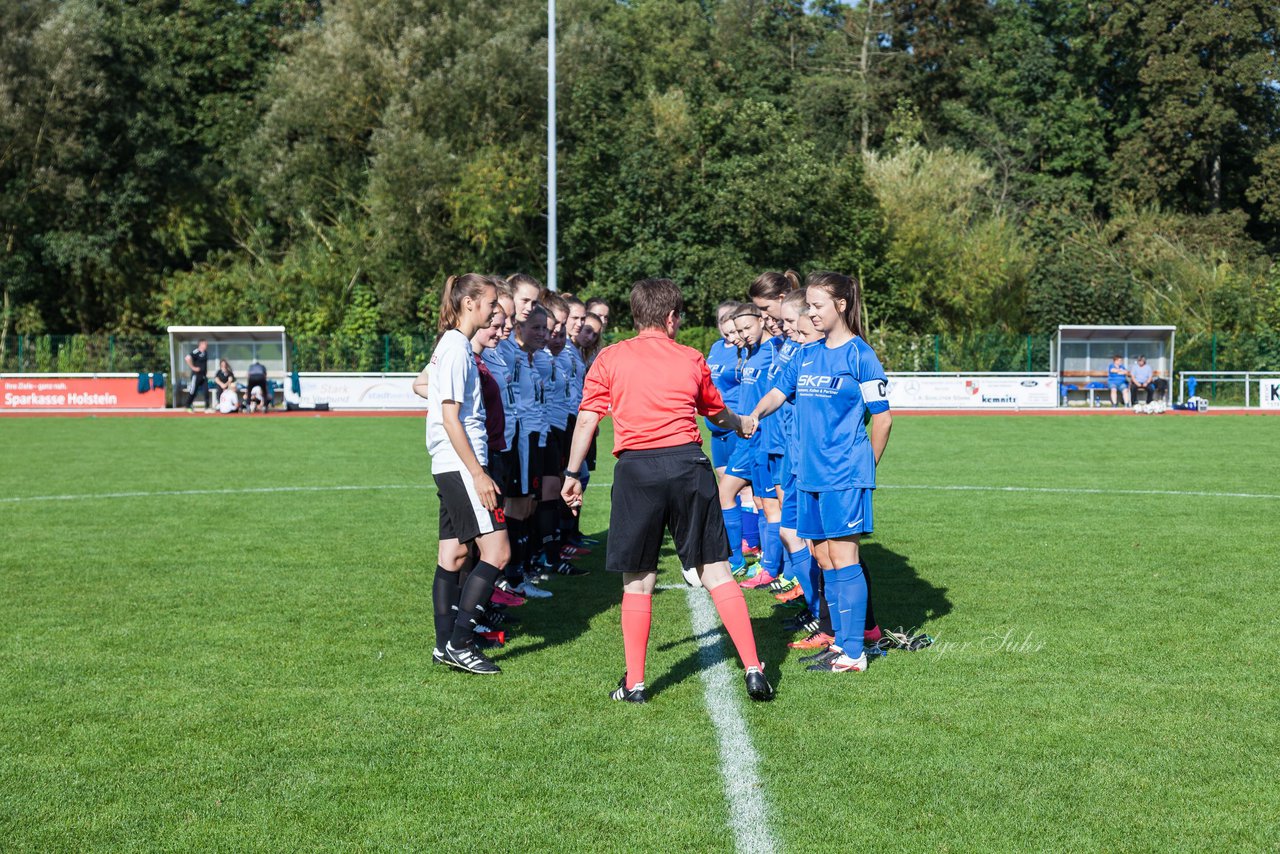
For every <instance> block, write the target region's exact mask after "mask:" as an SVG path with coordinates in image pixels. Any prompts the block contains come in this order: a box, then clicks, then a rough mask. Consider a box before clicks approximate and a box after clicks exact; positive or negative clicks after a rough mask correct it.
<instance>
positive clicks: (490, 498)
mask: <svg viewBox="0 0 1280 854" xmlns="http://www.w3.org/2000/svg"><path fill="white" fill-rule="evenodd" d="M475 481H476V495H477V496H478V497H479V499H480V505H481V506H482V507H484V509H486V510H497V509H498V500H499V497H500V496H501V495H502V490H501V489H498V484H496V483H494V482H493V478H491V477H489V475H488V474H486V473H484V472H481V473H480V474H478V475H476V477H475Z"/></svg>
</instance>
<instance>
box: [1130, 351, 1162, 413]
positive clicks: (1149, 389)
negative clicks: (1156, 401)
mask: <svg viewBox="0 0 1280 854" xmlns="http://www.w3.org/2000/svg"><path fill="white" fill-rule="evenodd" d="M1129 380H1130V386H1129V387H1130V390H1131V393H1132V399H1133V400H1135V401H1136V400H1137V399H1138V392H1140V391H1145V392H1146V393H1147V403H1150V402H1151V399H1152V397H1153V396H1155V397H1159V398H1160V399H1161V400H1164V393H1165V392H1166V391H1167V390H1168V388H1169V383H1168V382H1166V381H1165V380H1164V378H1163V377H1158V376H1156V372H1155V370H1154V369H1153V368H1152V367H1151V366H1150V365H1148V364H1147V357H1146V356H1139V357H1138V364H1136V365H1134V366H1133V370H1131V371H1130V372H1129Z"/></svg>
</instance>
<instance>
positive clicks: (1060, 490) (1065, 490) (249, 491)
mask: <svg viewBox="0 0 1280 854" xmlns="http://www.w3.org/2000/svg"><path fill="white" fill-rule="evenodd" d="M592 483H594V484H595V485H596V486H600V487H604V486H612V485H613V483H612V482H611V481H607V480H596V481H592ZM434 488H435V487H434V485H433V484H425V483H388V484H382V485H372V486H351V485H344V486H261V487H244V488H240V489H170V490H159V491H155V492H141V491H139V492H85V493H73V494H68V495H19V496H11V497H7V498H0V504H21V503H24V502H28V501H92V500H94V499H103V498H164V497H171V496H176V495H253V494H257V493H264V494H265V493H277V492H360V491H367V492H377V491H379V490H383V489H434ZM879 488H880V489H889V490H894V489H921V490H930V491H934V492H1030V493H1043V494H1048V495H1167V496H1173V497H1176V498H1244V499H1262V500H1264V501H1265V500H1271V501H1280V493H1271V492H1211V491H1207V490H1190V489H1089V488H1085V487H1081V488H1073V487H1066V486H1061V487H1060V486H962V485H954V484H953V485H946V484H938V485H930V484H893V483H885V484H881V485H880V487H879ZM589 490H590V487H588V491H589Z"/></svg>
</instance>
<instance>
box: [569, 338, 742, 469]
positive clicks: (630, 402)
mask: <svg viewBox="0 0 1280 854" xmlns="http://www.w3.org/2000/svg"><path fill="white" fill-rule="evenodd" d="M578 408H579V409H580V410H582V411H586V412H595V413H597V414H599V415H600V417H602V418H603V417H604V416H606V415H612V416H613V455H614V456H615V457H616V456H618V454H621V453H622V452H623V451H640V450H645V449H647V448H671V447H675V446H677V445H688V444H690V443H700V442H701V441H702V434H701V433H700V432H699V431H698V422H697V419H696V416H698V415H704V416H705V415H715V414H716V413H718V412H722V411H724V408H725V406H724V400H723V399H721V397H720V392H719V390H718V389H717V388H716V387H715V384H714V383H712V382H711V370H710V369H709V368H708V367H707V362H706V360H705V359H703V358H702V354H701V353H699V352H698V351H697V350H695V349H693V348H692V347H686V346H684V345H683V344H677V343H676V342H675V341H674V340H672V339H671V338H668V337H667V333H666V332H664V331H663V330H661V329H645V330H643V331H641V332H640V334H639V335H637V336H636V337H635V338H631V339H629V340H627V341H620V342H618V343H617V344H613V345H611V346H609V347H605V348H604V349H603V350H601V351H600V354H599V355H598V356H596V360H595V362H594V363H592V365H591V370H589V371H587V378H586V382H585V384H584V386H583V389H582V405H581V406H579V407H578Z"/></svg>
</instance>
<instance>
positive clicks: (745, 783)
mask: <svg viewBox="0 0 1280 854" xmlns="http://www.w3.org/2000/svg"><path fill="white" fill-rule="evenodd" d="M673 586H674V585H673ZM681 586H683V585H681ZM686 589H687V591H688V593H687V597H686V598H687V599H688V601H689V618H690V622H692V623H693V634H694V636H695V637H696V638H697V639H698V659H699V661H700V662H701V664H702V669H701V670H700V671H699V674H698V675H699V676H701V677H702V687H703V695H704V697H705V699H706V704H707V711H708V712H709V713H710V714H711V723H712V724H713V725H714V726H715V729H716V735H717V736H718V738H719V741H720V776H721V777H723V778H724V794H725V799H726V800H727V801H728V803H729V825H730V827H731V828H732V830H733V841H734V847H735V848H736V849H737V850H738V851H739V852H743V853H744V854H745V852H749V854H767V852H772V851H776V850H778V845H777V843H776V842H775V841H774V838H773V833H772V832H771V831H770V830H769V820H768V816H769V809H768V807H767V806H766V803H765V792H764V784H763V783H762V782H761V780H760V774H759V771H758V766H759V764H760V758H759V756H757V755H756V751H755V748H754V747H752V745H751V736H750V734H749V733H748V732H747V724H746V721H745V720H744V719H743V716H742V694H743V692H744V689H743V686H742V679H741V674H740V673H739V672H738V670H737V668H733V669H730V667H729V662H728V661H727V660H726V659H725V655H724V651H723V649H722V647H721V640H720V621H719V619H718V618H717V617H716V612H715V609H714V608H713V607H712V606H711V597H710V596H708V595H707V593H706V592H705V591H703V590H701V589H695V588H692V587H689V588H686Z"/></svg>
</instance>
